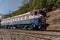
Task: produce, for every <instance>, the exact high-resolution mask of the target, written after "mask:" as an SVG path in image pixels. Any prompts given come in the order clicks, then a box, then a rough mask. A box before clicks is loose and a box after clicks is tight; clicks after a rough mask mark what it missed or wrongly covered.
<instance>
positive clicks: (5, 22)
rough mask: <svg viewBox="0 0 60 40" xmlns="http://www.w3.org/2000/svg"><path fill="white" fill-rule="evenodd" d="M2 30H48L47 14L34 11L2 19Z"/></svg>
mask: <svg viewBox="0 0 60 40" xmlns="http://www.w3.org/2000/svg"><path fill="white" fill-rule="evenodd" d="M1 26H2V28H7V29H10V28H19V29H46V12H45V11H42V10H34V11H31V12H27V13H24V14H21V15H18V16H14V17H9V18H6V19H2V21H1Z"/></svg>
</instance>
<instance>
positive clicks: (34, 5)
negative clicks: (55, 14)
mask: <svg viewBox="0 0 60 40" xmlns="http://www.w3.org/2000/svg"><path fill="white" fill-rule="evenodd" d="M43 8H45V10H46V12H49V11H52V10H55V9H57V8H60V0H29V2H28V0H26V1H25V2H23V5H22V6H21V7H19V9H18V10H16V11H13V12H12V13H9V14H7V15H4V16H3V17H2V18H8V17H12V16H16V15H20V14H23V13H26V12H29V11H31V10H36V9H43Z"/></svg>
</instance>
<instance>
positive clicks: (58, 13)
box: [47, 9, 60, 30]
mask: <svg viewBox="0 0 60 40" xmlns="http://www.w3.org/2000/svg"><path fill="white" fill-rule="evenodd" d="M47 15H48V16H49V17H48V20H47V23H48V24H49V26H48V28H47V30H60V9H57V10H55V11H52V12H49V13H48V14H47Z"/></svg>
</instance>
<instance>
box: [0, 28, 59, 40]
mask: <svg viewBox="0 0 60 40" xmlns="http://www.w3.org/2000/svg"><path fill="white" fill-rule="evenodd" d="M1 32H2V33H3V34H2V33H1ZM0 34H1V35H11V36H15V37H16V36H19V35H20V36H23V37H24V36H25V37H29V38H31V37H32V38H35V39H44V40H45V39H46V40H60V31H55V30H54V31H53V30H51V31H50V30H46V31H34V30H33V31H32V30H19V29H0Z"/></svg>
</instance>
